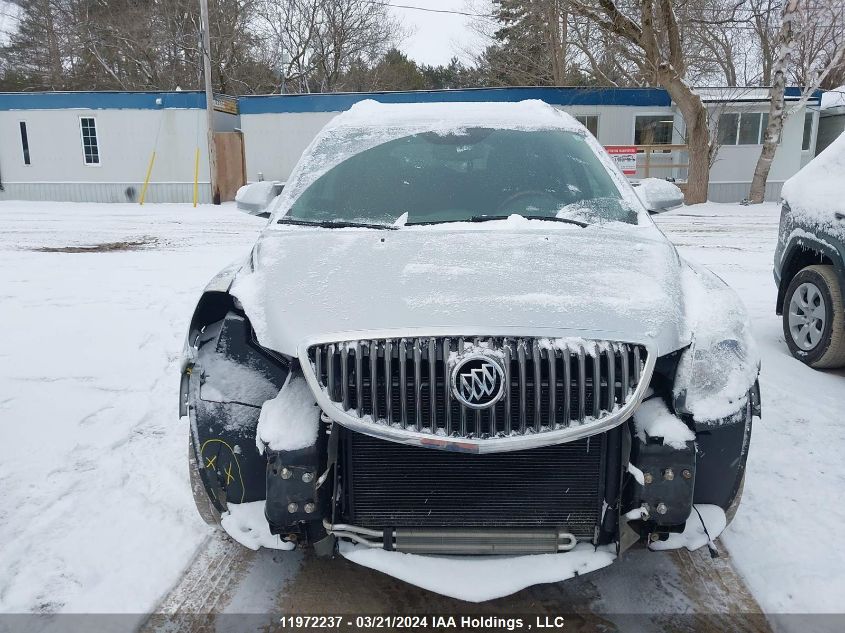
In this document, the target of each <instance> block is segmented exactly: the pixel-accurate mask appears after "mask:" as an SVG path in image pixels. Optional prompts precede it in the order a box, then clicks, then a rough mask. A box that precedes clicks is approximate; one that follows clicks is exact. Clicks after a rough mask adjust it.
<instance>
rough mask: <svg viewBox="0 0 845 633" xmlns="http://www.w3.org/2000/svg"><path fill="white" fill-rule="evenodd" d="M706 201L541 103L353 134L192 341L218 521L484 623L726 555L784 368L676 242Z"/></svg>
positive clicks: (453, 110)
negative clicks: (724, 536) (643, 553)
mask: <svg viewBox="0 0 845 633" xmlns="http://www.w3.org/2000/svg"><path fill="white" fill-rule="evenodd" d="M251 187H255V190H254V191H255V192H257V193H256V195H254V196H250V195H247V194H248V193H249V192H248V191H245V192H244V195H242V196H241V199H242V200H248V199H251V200H253V201H254V200H255V199H260V198H261V196H262V195H263V193H266V192H268V191H270V190H271V189H272V185H267V184H266V183H257V184H256V185H254V186H251ZM638 190H639V193H638V192H637V191H638ZM679 194H680V192H679V191H678V189H677V188H676V187H675V186H674V185H671V184H668V183H665V182H664V183H660V182H654V181H648V182H644V183H643V184H641V185H640V186H639V187H637V188H634V187H632V186H631V185H630V184H629V183H628V181H627V180H626V178H625V177H624V176H623V175H622V174H621V173H620V172H619V170H618V169H617V168H616V167H615V165H614V163H613V161H612V160H611V158H610V157H609V156H608V155H607V154H606V153H605V151H604V150H603V149H602V147H601V146H600V145H599V144H598V143H597V142H596V140H595V139H594V138H593V137H592V136H591V135H590V134H589V133H588V132H587V131H586V130H585V129H584V128H583V127H582V126H580V125H579V124H578V123H577V122H576V121H575V120H574V119H572V118H571V117H570V116H568V115H566V114H563V113H561V112H559V111H557V110H556V109H554V108H552V107H550V106H548V105H546V104H544V103H541V102H538V101H533V102H521V103H499V104H488V103H476V104H454V103H442V104H426V105H383V104H377V103H375V102H371V101H368V102H362V103H359V104H358V105H356V106H354V107H353V108H352V109H351V110H350V111H348V112H346V113H343V114H341V115H339V116H338V117H336V118H335V119H334V120H333V121H332V122H331V123H329V125H328V126H327V127H326V128H325V129H324V130H323V131H322V132H321V133H320V134H319V135H318V137H317V138H316V139H315V140H314V142H313V143H312V144H311V146H310V147H309V148H308V149H307V150H306V152H305V153H304V155H303V156H302V158H301V159H300V161H299V163H298V165H297V167H296V168H295V170H294V172H293V174H292V175H291V177H290V179H289V180H288V182H287V184H286V186H285V188H284V190H283V192H282V193H281V195H280V196H278V197H277V198H276V199H275V200H274V201H273V202H272V203H271V205H270V208H269V209H268V211H269V213H270V220H269V223H268V225H267V227H266V228H265V230H264V231H263V232H262V234H261V236H260V237H259V239H258V241H257V242H256V244H255V246H254V248H253V250H252V252H251V254H250V256H249V258H248V259H247V260H246V261H245V262H241V263H238V264H236V265H234V266H232V267H230V268H228V269H226V270H225V271H223V272H222V273H220V275H218V276H217V277H216V278H215V279H214V280H213V281H212V282H211V284H210V285H209V286H208V288H207V289H206V291H205V293H204V294H203V295H202V298H201V299H200V302H199V305H198V306H197V309H196V312H195V314H194V316H193V319H192V320H191V324H190V330H189V334H188V340H187V345H186V352H185V361H184V371H183V375H182V395H181V407H182V413H183V414H187V415H189V416H190V421H191V439H190V448H189V453H190V460H191V475H192V481H193V484H194V493H195V497H196V500H197V506H198V508H199V509H200V512H201V513H202V514H203V516H204V517H205V518H206V519H207V520H208V521H209V522H222V524H223V526H224V528H226V530H227V531H228V532H229V533H230V534H231V535H232V536H233V537H234V538H235V539H237V540H239V541H240V542H242V543H244V544H246V545H248V546H251V547H258V546H259V545H264V546H270V547H279V548H285V549H287V548H291V547H293V546H294V544H299V545H310V546H313V547H314V549H315V550H316V551H317V552H318V553H320V554H325V555H332V554H333V553H335V552H338V551H339V552H340V553H341V554H343V555H344V556H347V557H349V558H351V559H352V560H356V561H358V562H360V563H362V564H365V565H369V566H372V567H376V568H379V569H383V570H384V571H386V572H388V573H393V574H397V575H399V576H400V577H402V578H405V579H407V580H410V581H412V582H417V583H418V584H420V585H422V586H425V587H428V588H430V589H433V590H436V591H440V592H443V593H449V594H451V595H459V596H462V597H469V598H470V599H483V598H486V597H493V596H495V595H501V594H502V593H507V592H510V591H513V590H516V589H519V588H520V587H521V586H525V585H527V584H532V583H534V582H549V581H552V580H559V579H564V578H567V577H570V576H572V575H574V574H576V573H583V572H585V571H589V570H591V569H595V568H597V567H601V566H603V565H605V564H608V563H609V562H611V561H612V560H613V559H614V558H615V557H616V556H618V555H619V554H620V553H621V552H623V551H625V550H626V549H627V548H629V547H630V546H631V545H633V544H634V543H636V542H638V541H644V542H647V543H649V546H650V547H651V548H652V549H669V548H673V547H679V546H687V547H690V548H693V547H699V546H701V545H704V544H705V543H707V542H708V541H709V540H710V539H711V538H715V537H716V536H717V535H718V534H719V533H720V532H721V530H722V529H723V528H724V527H725V524H726V521H727V518H726V515H727V516H728V517H730V515H731V512H732V510H733V509H734V508H735V507H736V503H737V501H738V499H739V494H740V491H741V486H742V481H743V474H744V469H745V461H746V455H747V452H748V446H749V438H750V432H751V422H752V417H753V416H754V415H758V414H759V397H758V389H757V374H758V360H757V356H756V351H755V347H754V343H753V341H752V339H751V337H750V335H749V330H748V325H747V321H746V315H745V311H744V309H743V307H742V306H741V304H740V302H739V300H738V299H737V297H736V295H735V294H734V292H733V291H732V290H730V289H729V288H728V287H727V286H726V285H725V284H724V283H723V282H722V281H721V280H720V279H718V278H717V277H715V276H714V275H713V274H711V273H710V272H708V271H706V270H703V269H701V268H699V267H696V266H693V265H691V264H689V263H687V262H685V261H684V260H682V259H681V258H680V256H679V255H678V253H677V252H676V250H675V248H674V247H673V246H672V244H671V243H669V241H668V240H667V239H666V238H665V237H664V235H663V234H662V233H661V232H660V231H659V230H658V229H657V228H656V227H655V225H654V223H653V222H652V220H651V218H650V216H649V212H659V211H661V210H665V209H666V208H668V207H672V206H675V205H678V204H680V203H681V199H680V198H679ZM260 206H261V205H255V204H252V206H251V207H249V208H250V209H251V210H252V211H253V212H261V209H260V208H259V207H260ZM403 553H404V554H403ZM408 553H411V554H416V555H425V556H417V557H414V556H411V557H403V556H404V555H405V554H408ZM442 554H450V555H465V556H467V557H469V558H463V559H462V558H457V559H456V558H452V557H450V558H448V559H443V558H439V557H437V556H436V555H442ZM486 554H507V555H510V556H520V555H538V554H543V555H545V556H534V557H533V558H532V559H530V561H525V563H524V564H521V565H520V566H519V567H518V570H517V567H513V564H514V563H513V560H511V561H510V563H508V564H509V565H510V567H509V568H508V571H507V572H506V573H503V574H496V573H492V572H491V573H490V579H489V582H486V583H482V584H483V585H484V587H483V590H482V589H479V588H478V585H479V583H477V582H474V581H472V580H471V578H472V577H473V576H472V574H473V573H474V574H476V575H477V573H478V570H479V568H478V567H468V568H467V569H472V570H475V571H473V572H472V573H470V572H467V573H469V575H468V576H467V575H465V574H463V573H462V572H461V571H460V565H461V564H462V563H461V561H464V562H466V564H467V565H470V566H471V565H476V564H477V563H478V561H479V560H487V561H488V562H493V561H492V560H491V559H484V558H483V557H482V558H478V556H479V555H486ZM431 555H434V556H433V557H432V556H431ZM471 555H475V558H472V556H471ZM395 557H399V558H395ZM400 559H401V560H400ZM440 563H442V564H444V565H448V566H449V567H448V571H444V572H443V573H440V574H434V575H432V573H431V569H432V565H435V566H436V565H437V564H440ZM485 564H486V563H485ZM415 569H419V570H420V573H419V574H415V573H414V570H415ZM485 569H486V568H485ZM426 570H427V571H426ZM497 583H499V584H498V585H497ZM467 592H469V593H467ZM474 592H475V593H474ZM478 592H481V593H478Z"/></svg>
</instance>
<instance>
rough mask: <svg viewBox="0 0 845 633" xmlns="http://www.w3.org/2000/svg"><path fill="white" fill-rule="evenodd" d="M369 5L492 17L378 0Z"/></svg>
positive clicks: (371, 0)
mask: <svg viewBox="0 0 845 633" xmlns="http://www.w3.org/2000/svg"><path fill="white" fill-rule="evenodd" d="M365 1H366V2H367V3H368V4H374V5H377V6H380V7H390V8H391V9H411V10H413V11H424V12H426V13H449V14H451V15H463V16H466V17H468V18H489V17H492V16H490V15H487V14H484V13H469V12H468V11H458V10H456V9H432V8H430V7H417V6H414V5H410V4H393V3H391V2H378V0H365Z"/></svg>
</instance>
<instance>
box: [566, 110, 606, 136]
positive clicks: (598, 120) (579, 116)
mask: <svg viewBox="0 0 845 633" xmlns="http://www.w3.org/2000/svg"><path fill="white" fill-rule="evenodd" d="M572 116H573V118H574V119H575V120H576V121H578V123H580V124H581V125H583V126H584V127H587V124H586V123H584V122H583V121H581V120H580V119H582V118H583V119H586V118H587V117H590V116H592V117H595V118H596V133H595V134H594V136H595V137H596V138H598V137H599V132H600V131H601V115H600V114H573V115H572ZM587 131H588V132H589V128H587Z"/></svg>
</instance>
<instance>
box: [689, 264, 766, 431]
mask: <svg viewBox="0 0 845 633" xmlns="http://www.w3.org/2000/svg"><path fill="white" fill-rule="evenodd" d="M684 296H685V304H686V313H687V319H688V322H689V323H690V326H691V330H692V331H691V338H692V344H691V345H690V346H689V347H688V348H687V349H686V351H685V352H684V353H683V354H682V355H681V359H680V361H679V362H678V369H677V371H676V373H675V384H674V388H673V397H674V406H675V411H676V412H677V413H685V414H688V415H691V416H692V417H693V420H694V421H696V422H706V421H718V420H723V419H724V418H727V417H729V416H732V415H734V414H735V413H737V411H740V410H742V408H743V406H744V405H745V404H746V398H747V397H748V392H749V390H751V389H752V388H753V386H754V383H755V382H756V380H757V373H758V371H759V368H760V362H759V356H758V354H757V346H756V345H755V344H754V339H753V338H752V336H751V328H750V325H749V322H748V316H747V314H746V312H745V308H744V307H743V305H742V302H741V301H740V300H739V297H737V296H736V294H735V293H734V292H733V290H731V289H730V288H729V287H728V285H727V284H725V283H724V281H722V280H721V279H719V278H718V277H716V276H715V275H713V274H712V273H709V272H707V271H705V270H702V269H700V268H697V267H696V268H693V267H692V266H690V267H689V269H688V270H687V271H686V272H685V275H684Z"/></svg>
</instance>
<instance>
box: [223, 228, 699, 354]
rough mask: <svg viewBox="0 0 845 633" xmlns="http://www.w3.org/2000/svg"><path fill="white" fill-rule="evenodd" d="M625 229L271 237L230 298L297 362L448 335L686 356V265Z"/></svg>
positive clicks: (657, 242) (657, 236) (303, 231)
mask: <svg viewBox="0 0 845 633" xmlns="http://www.w3.org/2000/svg"><path fill="white" fill-rule="evenodd" d="M537 224H541V225H542V229H538V228H535V227H536V225H537ZM490 225H496V226H490ZM615 226H616V225H604V226H590V227H587V228H583V229H582V228H580V227H574V226H571V225H554V226H553V227H550V223H549V222H542V223H537V222H531V221H524V222H523V223H520V224H516V223H513V222H507V221H503V222H490V223H485V224H482V225H466V224H461V225H437V226H432V227H404V228H402V229H401V230H397V231H387V230H365V229H312V228H310V227H307V228H303V227H276V226H272V227H270V228H268V229H267V230H266V231H265V232H264V233H263V234H262V236H261V237H260V238H259V240H258V242H257V243H256V246H255V249H254V250H253V256H252V265H251V266H247V267H245V268H244V269H243V270H242V271H241V272H240V273H239V274H238V276H237V277H236V279H235V282H234V283H233V285H232V288H231V293H232V294H233V295H235V296H236V297H237V298H238V300H239V301H240V302H241V303H242V304H243V306H244V310H245V311H246V313H247V316H248V317H249V318H250V320H251V322H252V324H253V327H254V328H255V331H256V334H257V337H258V340H259V342H260V343H261V344H262V345H264V346H265V347H268V348H270V349H273V350H276V351H278V352H281V353H285V354H290V355H296V354H298V353H299V347H300V346H301V345H302V344H303V343H305V342H307V341H309V340H314V339H322V340H326V341H327V340H333V339H335V340H344V339H352V338H368V337H377V336H379V335H382V336H387V335H390V336H395V335H402V334H407V335H425V334H426V333H428V334H432V335H434V334H439V333H446V332H450V333H455V334H463V335H467V336H471V335H474V334H478V335H485V334H487V335H494V334H500V335H507V334H508V333H509V332H516V333H520V332H521V333H523V334H526V335H527V334H529V333H530V334H533V335H535V336H544V335H548V336H566V335H570V336H576V337H584V338H590V337H596V338H608V339H612V340H622V341H631V342H643V343H650V344H652V345H656V346H657V350H658V351H659V353H661V354H663V353H668V352H670V351H674V350H675V349H678V348H680V347H682V346H684V345H686V344H687V343H688V340H687V338H688V337H687V336H686V335H685V332H686V328H684V323H683V315H684V304H683V295H682V290H681V283H680V270H681V266H682V263H681V260H680V259H679V257H678V255H677V253H676V252H675V250H674V248H673V247H672V245H671V244H670V243H669V242H668V240H666V238H665V237H664V236H663V235H662V233H660V232H659V231H658V230H657V229H656V228H655V227H653V226H630V225H623V226H620V227H619V228H614V227H615Z"/></svg>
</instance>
